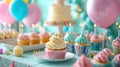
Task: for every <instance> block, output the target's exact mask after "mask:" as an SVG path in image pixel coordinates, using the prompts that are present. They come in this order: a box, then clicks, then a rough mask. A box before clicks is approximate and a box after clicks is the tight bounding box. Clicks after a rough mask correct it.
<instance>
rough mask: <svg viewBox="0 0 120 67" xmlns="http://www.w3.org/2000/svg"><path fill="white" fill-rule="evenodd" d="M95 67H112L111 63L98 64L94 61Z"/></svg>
mask: <svg viewBox="0 0 120 67" xmlns="http://www.w3.org/2000/svg"><path fill="white" fill-rule="evenodd" d="M92 64H93V67H112V65H111V63H110V62H108V63H98V62H96V61H94V60H92Z"/></svg>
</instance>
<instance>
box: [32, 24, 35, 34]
mask: <svg viewBox="0 0 120 67" xmlns="http://www.w3.org/2000/svg"><path fill="white" fill-rule="evenodd" d="M34 28H35V24H32V32H34Z"/></svg>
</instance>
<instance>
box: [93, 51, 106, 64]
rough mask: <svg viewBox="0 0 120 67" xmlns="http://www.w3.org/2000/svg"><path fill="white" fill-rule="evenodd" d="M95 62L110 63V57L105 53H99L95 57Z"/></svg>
mask: <svg viewBox="0 0 120 67" xmlns="http://www.w3.org/2000/svg"><path fill="white" fill-rule="evenodd" d="M94 60H95V61H96V62H98V63H108V56H106V55H105V54H104V53H98V54H97V55H95V56H94Z"/></svg>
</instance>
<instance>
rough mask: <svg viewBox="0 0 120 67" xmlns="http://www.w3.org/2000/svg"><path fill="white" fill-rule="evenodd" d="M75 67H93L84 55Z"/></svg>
mask: <svg viewBox="0 0 120 67" xmlns="http://www.w3.org/2000/svg"><path fill="white" fill-rule="evenodd" d="M73 67H92V64H91V62H90V60H89V59H88V58H87V57H85V56H84V55H82V56H80V57H79V59H78V60H77V61H76V62H75V64H74V65H73Z"/></svg>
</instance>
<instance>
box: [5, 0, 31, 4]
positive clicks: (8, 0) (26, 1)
mask: <svg viewBox="0 0 120 67" xmlns="http://www.w3.org/2000/svg"><path fill="white" fill-rule="evenodd" d="M23 1H24V2H25V3H26V4H27V3H28V2H29V0H23ZM5 2H6V3H9V4H10V3H11V2H12V0H5Z"/></svg>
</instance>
